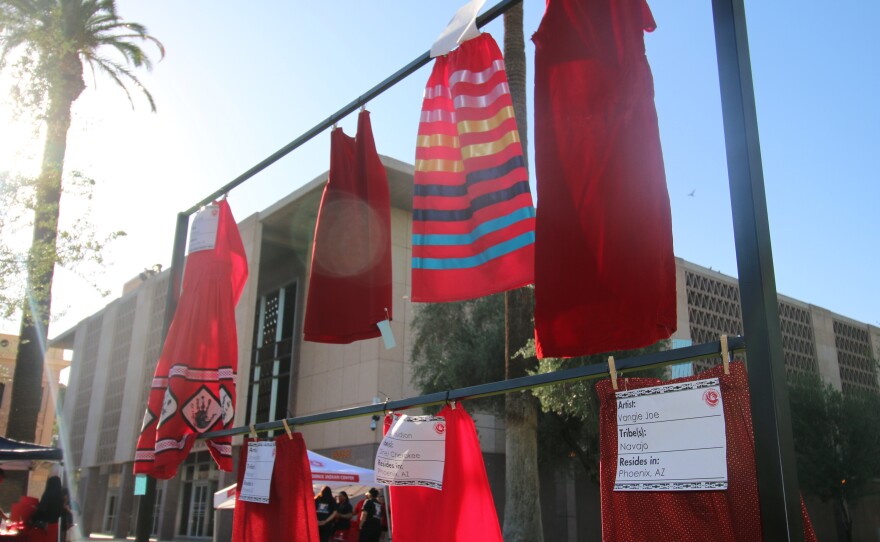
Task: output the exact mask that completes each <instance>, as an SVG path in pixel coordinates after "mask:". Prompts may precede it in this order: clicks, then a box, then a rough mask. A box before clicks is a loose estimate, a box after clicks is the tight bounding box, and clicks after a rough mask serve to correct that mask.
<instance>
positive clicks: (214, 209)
mask: <svg viewBox="0 0 880 542" xmlns="http://www.w3.org/2000/svg"><path fill="white" fill-rule="evenodd" d="M219 223H220V208H219V207H218V206H216V205H208V206H206V207H205V208H204V209H202V210H201V211H199V212H198V213H196V216H195V218H193V222H192V227H191V228H190V230H189V252H190V254H192V253H193V252H198V251H200V250H214V247H215V246H216V244H217V226H218V224H219Z"/></svg>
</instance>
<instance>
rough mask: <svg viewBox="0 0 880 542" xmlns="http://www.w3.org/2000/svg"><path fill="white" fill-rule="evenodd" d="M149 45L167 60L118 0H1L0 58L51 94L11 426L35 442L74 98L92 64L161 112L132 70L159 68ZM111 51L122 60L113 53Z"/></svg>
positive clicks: (37, 186)
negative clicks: (26, 65) (123, 14)
mask: <svg viewBox="0 0 880 542" xmlns="http://www.w3.org/2000/svg"><path fill="white" fill-rule="evenodd" d="M142 42H151V43H153V44H154V45H155V46H156V47H157V48H158V49H159V53H160V57H161V56H164V54H165V50H164V47H163V46H162V44H161V43H160V42H159V41H158V40H157V39H156V38H154V37H152V36H151V35H149V34H148V33H147V29H146V28H145V27H144V26H143V25H140V24H137V23H129V22H126V21H123V20H122V19H121V18H120V17H119V15H118V14H117V13H116V3H115V2H114V1H113V0H0V61H2V62H3V63H4V64H5V62H6V60H8V59H9V58H10V57H12V56H15V55H18V57H19V58H24V59H25V60H26V61H30V62H31V63H32V66H33V68H34V69H33V70H32V72H33V75H34V78H35V81H36V83H37V84H38V85H39V86H38V87H37V88H41V89H43V92H44V93H45V98H46V99H47V105H46V110H45V112H44V120H45V123H46V140H45V143H44V148H43V159H42V165H41V170H40V175H39V177H38V178H37V179H36V181H35V186H34V229H33V238H32V241H31V246H30V250H29V251H28V258H27V263H26V271H27V295H26V299H25V300H24V303H23V306H22V319H21V331H20V334H19V337H20V341H19V347H18V351H17V353H16V359H15V373H14V375H13V387H12V411H11V412H10V416H9V425H8V429H7V436H8V437H10V438H15V439H18V440H24V441H32V440H33V439H34V436H35V432H36V422H37V416H38V414H39V409H40V403H41V399H42V380H43V357H44V350H45V339H46V336H47V332H48V327H49V315H50V310H51V302H52V297H51V292H52V281H53V278H54V272H55V263H56V261H57V239H58V214H59V209H60V208H59V203H60V201H61V192H62V185H61V179H62V173H63V170H64V155H65V151H66V148H67V131H68V130H69V128H70V120H71V115H70V110H71V107H72V105H73V102H74V101H76V99H77V98H79V96H80V94H82V92H83V90H85V88H86V85H85V81H84V78H83V67H84V65H86V64H88V65H89V67H90V68H91V71H92V73H93V74H95V73H101V74H104V75H106V76H108V77H110V79H111V80H112V81H113V82H115V83H116V84H117V85H119V86H120V87H121V88H122V89H123V91H125V93H126V95H127V96H128V99H129V101H130V102H131V101H132V100H131V94H130V92H129V87H133V88H135V89H136V90H138V91H140V92H141V93H142V94H143V95H144V96H145V97H146V99H147V101H148V102H149V104H150V108H151V110H153V111H155V110H156V106H155V103H154V102H153V97H152V96H151V95H150V93H149V92H148V91H147V89H145V88H144V86H143V85H142V84H141V83H140V81H138V79H137V77H136V76H135V75H134V74H133V73H132V71H131V68H141V67H143V68H146V69H150V68H152V62H151V61H150V58H149V57H148V56H147V54H146V53H145V52H144V50H143V49H141V47H140V44H141V43H142ZM108 53H109V54H112V55H114V56H115V57H117V58H119V60H114V59H113V58H112V57H109V56H106V54H108ZM0 65H2V64H0ZM133 105H134V104H133V102H132V106H133Z"/></svg>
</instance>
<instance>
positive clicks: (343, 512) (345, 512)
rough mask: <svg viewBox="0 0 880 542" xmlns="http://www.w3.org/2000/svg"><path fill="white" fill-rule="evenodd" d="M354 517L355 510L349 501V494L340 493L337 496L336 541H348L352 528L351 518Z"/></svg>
mask: <svg viewBox="0 0 880 542" xmlns="http://www.w3.org/2000/svg"><path fill="white" fill-rule="evenodd" d="M352 515H354V509H353V508H352V506H351V502H349V500H348V493H346V492H345V491H340V492H339V494H338V495H336V524H335V526H334V529H335V530H336V533H337V534H336V535H335V539H336V540H348V530H349V529H350V528H351V516H352Z"/></svg>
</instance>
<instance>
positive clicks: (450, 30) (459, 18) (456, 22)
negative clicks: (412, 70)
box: [431, 0, 486, 58]
mask: <svg viewBox="0 0 880 542" xmlns="http://www.w3.org/2000/svg"><path fill="white" fill-rule="evenodd" d="M485 3H486V0H471V1H470V2H468V3H467V4H465V5H463V6H462V7H460V8H458V11H456V12H455V15H453V16H452V20H451V21H449V24H448V25H446V28H445V29H444V30H443V32H441V33H440V35H439V36H437V39H436V40H434V45H432V46H431V58H434V57H438V56H441V55H445V54H447V53H448V52H449V51H451V50H453V49H454V48H455V47H456V46H457V45H459V44H461V43H462V42H465V41H467V40H469V39H473V38H476V37H477V36H479V35H480V29H479V28H477V14H478V13H480V8H482V7H483V4H485Z"/></svg>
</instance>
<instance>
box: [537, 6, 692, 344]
mask: <svg viewBox="0 0 880 542" xmlns="http://www.w3.org/2000/svg"><path fill="white" fill-rule="evenodd" d="M654 27H655V25H654V20H653V17H652V16H651V11H650V9H649V8H648V5H647V4H646V3H645V1H644V0H591V1H589V2H583V1H579V0H548V2H547V11H546V13H545V14H544V19H543V20H542V21H541V26H540V28H539V29H538V32H537V33H536V34H535V35H534V37H533V38H532V39H533V40H534V42H535V46H536V52H535V166H536V172H537V185H538V217H537V226H536V232H535V235H536V241H535V336H536V342H537V345H536V346H537V353H538V357H571V356H580V355H587V354H594V353H597V352H607V351H612V350H627V349H632V348H638V347H643V346H646V345H649V344H652V343H654V342H656V341H658V340H660V339H664V338H667V337H669V336H670V335H671V334H672V332H673V331H675V328H676V312H675V309H676V305H675V259H674V256H673V253H672V221H671V216H670V210H669V196H668V194H667V192H666V174H665V172H664V169H663V155H662V153H661V150H660V135H659V131H658V127H657V113H656V111H655V109H654V86H653V85H654V84H653V79H652V76H651V69H650V67H649V66H648V61H647V58H646V57H645V45H644V37H643V30H648V31H651V30H653V29H654Z"/></svg>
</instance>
